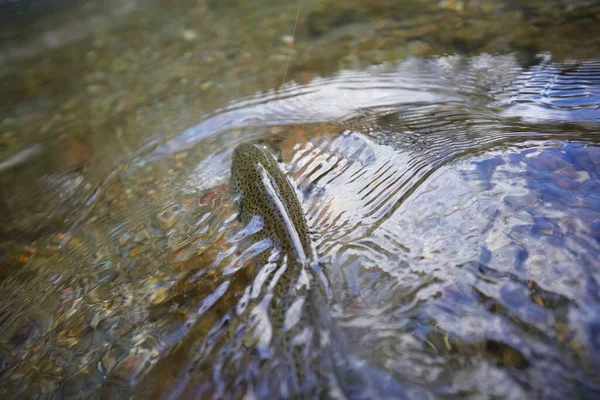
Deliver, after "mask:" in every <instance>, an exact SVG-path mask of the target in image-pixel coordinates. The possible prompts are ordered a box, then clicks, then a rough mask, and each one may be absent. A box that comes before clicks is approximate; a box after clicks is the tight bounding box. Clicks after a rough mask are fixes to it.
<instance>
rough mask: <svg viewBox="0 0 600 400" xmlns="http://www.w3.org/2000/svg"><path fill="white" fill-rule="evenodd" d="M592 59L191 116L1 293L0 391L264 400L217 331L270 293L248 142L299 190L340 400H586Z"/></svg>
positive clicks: (420, 75)
mask: <svg viewBox="0 0 600 400" xmlns="http://www.w3.org/2000/svg"><path fill="white" fill-rule="evenodd" d="M599 65H600V64H598V63H597V62H596V61H570V62H565V63H554V62H552V59H551V56H550V55H548V54H545V55H541V56H540V57H539V58H538V60H537V61H536V62H535V63H534V64H533V65H531V66H527V67H526V66H523V65H520V64H519V63H518V62H517V61H516V60H515V58H514V57H512V56H487V55H482V56H478V57H472V58H463V57H459V56H448V57H439V58H434V59H425V60H423V59H417V58H415V59H408V60H406V61H400V62H398V63H395V64H384V65H381V66H375V67H371V68H368V69H366V70H362V71H345V72H340V73H338V74H335V75H333V76H331V77H329V78H317V79H314V80H312V81H311V82H309V83H307V84H305V85H296V84H289V85H287V86H285V87H284V88H282V89H281V90H280V91H279V92H268V93H259V94H257V95H255V96H252V97H250V98H247V99H244V100H241V101H238V102H235V103H233V104H231V105H230V106H228V107H226V108H224V109H222V110H218V111H216V112H214V113H212V114H210V115H207V116H205V117H204V118H203V119H202V121H200V122H199V124H198V125H196V126H194V127H192V128H190V129H188V130H185V131H183V132H182V133H180V134H175V135H173V136H172V137H171V138H163V139H161V140H160V141H157V142H154V143H150V144H149V145H148V146H146V147H145V148H143V149H142V150H140V151H139V152H138V155H137V157H136V158H135V159H134V160H132V161H131V163H129V164H127V165H125V166H123V167H122V168H119V169H117V170H115V171H114V172H113V174H112V175H111V176H110V177H109V178H108V179H106V180H105V181H103V183H102V184H101V185H100V186H99V187H98V188H94V187H86V186H85V185H86V183H85V182H79V183H77V176H75V177H73V178H72V179H73V181H74V183H71V186H69V187H71V188H75V189H77V188H80V190H82V191H89V192H91V194H90V196H89V198H88V200H87V204H88V205H89V208H88V210H89V211H88V212H89V214H86V215H85V216H83V217H82V218H81V220H77V221H76V223H75V224H73V228H72V229H71V230H70V231H68V232H67V233H66V234H63V235H61V236H60V237H57V238H55V240H54V242H50V243H48V244H45V245H43V246H40V249H38V250H36V253H35V255H34V256H33V257H32V260H31V261H30V262H28V263H27V264H25V265H24V266H23V267H22V269H20V270H19V271H17V272H15V273H13V274H12V275H11V276H9V277H8V279H6V280H5V281H4V283H3V290H4V292H5V293H6V295H5V296H4V297H3V299H2V308H1V314H0V324H1V325H0V329H2V332H3V336H4V337H6V338H8V339H7V340H5V341H3V342H2V353H1V354H2V355H1V356H0V366H2V369H3V373H2V381H1V382H2V386H1V388H2V390H3V391H4V392H3V393H4V394H6V395H7V396H8V397H30V396H33V395H34V394H40V393H41V394H44V395H46V396H52V395H54V396H57V397H69V396H75V397H77V396H78V397H82V398H86V397H89V396H92V397H102V396H105V397H117V398H119V397H125V398H126V397H128V396H129V395H130V394H132V393H135V394H136V395H137V396H138V397H143V396H153V397H156V398H162V397H164V398H170V397H177V396H180V397H187V396H190V395H198V396H200V397H203V396H206V397H208V396H210V395H211V394H214V393H221V392H219V390H225V394H229V395H236V394H243V393H250V392H252V391H253V392H254V393H255V394H256V395H257V396H258V397H265V396H267V395H269V396H270V397H273V396H275V394H276V393H274V392H273V391H272V388H262V389H261V387H260V385H259V384H258V383H260V382H264V380H268V378H269V377H268V376H267V377H265V376H262V377H258V378H257V377H256V376H255V379H256V381H255V382H254V383H253V384H252V381H251V384H250V385H248V384H247V382H244V381H242V380H240V381H238V382H227V381H226V380H225V379H226V377H227V373H226V370H227V368H235V371H237V372H238V373H239V376H245V377H252V376H254V375H253V374H254V373H255V371H256V370H255V368H256V365H253V364H252V363H251V362H248V360H250V361H252V360H254V359H253V358H252V357H253V356H251V355H250V356H249V355H248V353H247V352H249V351H250V350H248V349H247V348H244V347H240V346H238V347H236V346H228V345H227V344H228V343H229V344H231V343H236V342H235V340H234V339H231V338H230V337H229V336H228V334H229V333H228V331H227V327H226V326H225V325H224V322H225V321H235V320H236V318H237V317H235V313H236V311H235V310H236V307H239V306H238V305H239V302H240V299H242V298H243V295H244V293H246V291H248V290H250V289H248V288H252V287H258V288H262V289H263V290H266V289H265V288H264V287H263V286H262V285H261V283H260V282H261V281H260V280H259V279H257V278H256V277H257V276H260V275H257V271H256V270H255V269H253V268H252V267H251V265H252V264H251V261H252V258H253V257H252V254H251V252H250V253H249V252H248V251H247V250H246V251H244V249H247V247H248V246H251V243H248V242H249V241H248V235H249V233H250V232H251V231H252V227H244V226H242V225H241V224H240V223H239V222H237V221H236V213H237V212H236V210H235V207H234V206H233V204H232V199H231V196H230V190H229V175H228V174H229V169H230V167H231V153H232V151H233V149H234V148H235V146H236V145H237V144H239V143H242V142H256V141H258V142H260V143H263V144H266V145H267V146H268V147H269V148H270V149H271V150H272V151H273V154H275V155H277V157H279V159H280V160H281V162H282V164H283V165H284V166H285V168H286V169H287V170H288V171H289V174H290V177H291V179H292V180H293V181H294V182H295V183H296V185H297V187H298V190H299V193H300V194H301V200H302V205H303V208H304V210H305V213H306V217H307V220H308V223H309V226H310V228H311V230H312V235H313V240H314V245H315V248H316V251H317V253H318V255H319V259H320V260H321V264H322V265H323V268H324V269H325V270H326V272H327V274H328V276H329V280H330V286H331V290H332V292H333V293H334V294H335V296H334V297H335V301H334V303H333V304H331V305H329V310H328V312H330V313H331V315H332V316H333V321H334V323H335V325H337V326H338V327H339V329H340V330H341V331H342V332H343V335H344V337H345V338H346V341H347V349H348V351H347V354H344V355H343V356H344V357H343V358H344V359H345V360H346V362H347V365H349V367H348V369H349V370H350V371H354V372H358V373H359V374H361V375H362V376H364V377H366V378H365V379H366V383H365V384H364V385H362V387H361V388H359V390H356V391H355V392H353V395H354V396H356V397H359V395H361V396H367V397H374V396H376V395H381V396H383V395H388V396H391V397H392V398H395V397H402V396H408V397H420V398H423V397H428V396H440V397H444V396H465V397H468V396H473V397H478V396H482V397H491V396H502V397H511V398H522V397H527V396H529V397H542V398H554V397H557V398H564V397H566V396H573V397H581V398H585V397H594V396H597V395H598V392H599V391H600V387H598V382H597V379H596V376H597V375H598V368H600V364H599V363H600V359H599V356H598V354H599V349H600V342H599V340H600V339H599V336H598V327H599V324H600V315H598V311H597V310H598V305H599V302H600V298H599V291H598V279H599V275H598V272H599V271H600V264H599V262H598V260H599V259H600V257H599V255H600V254H599V253H600V225H599V224H600V197H599V196H600V195H599V193H600V147H599V146H598V134H599V126H600V125H599V124H600V102H599V97H598V94H599V93H600V67H599ZM57 187H59V188H61V186H60V185H57ZM257 269H259V270H260V268H259V267H257ZM232 271H234V272H232ZM49 282H50V283H51V284H48V283H49ZM17 304H18V305H19V306H18V307H17V306H16V305H17ZM323 312H325V311H323ZM265 323H266V324H267V325H268V321H266V322H265ZM274 335H277V332H274ZM213 345H214V347H213ZM220 349H222V350H223V351H221V352H220ZM267 359H268V358H267ZM219 360H227V361H226V362H224V363H220V362H219ZM273 376H277V375H276V374H275V375H273ZM382 382H386V383H385V384H382ZM224 384H226V385H225V386H222V385H224ZM261 390H263V391H261Z"/></svg>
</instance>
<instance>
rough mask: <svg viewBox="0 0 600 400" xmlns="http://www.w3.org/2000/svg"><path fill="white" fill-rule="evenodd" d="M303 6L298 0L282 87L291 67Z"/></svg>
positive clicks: (300, 0)
mask: <svg viewBox="0 0 600 400" xmlns="http://www.w3.org/2000/svg"><path fill="white" fill-rule="evenodd" d="M301 5H302V0H298V9H297V10H296V20H295V21H294V30H293V31H292V44H291V46H290V49H289V50H288V56H287V60H286V62H285V69H284V70H283V82H281V86H283V84H284V83H285V76H286V75H287V70H288V67H289V65H290V58H291V57H292V50H293V49H294V42H295V41H296V26H297V25H298V17H299V16H300V7H301Z"/></svg>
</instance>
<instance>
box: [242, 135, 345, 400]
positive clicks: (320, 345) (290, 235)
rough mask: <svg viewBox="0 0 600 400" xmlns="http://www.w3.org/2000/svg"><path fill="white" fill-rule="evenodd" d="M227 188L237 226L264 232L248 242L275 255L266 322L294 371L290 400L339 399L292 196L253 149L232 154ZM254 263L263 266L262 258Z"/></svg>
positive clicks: (310, 258)
mask: <svg viewBox="0 0 600 400" xmlns="http://www.w3.org/2000/svg"><path fill="white" fill-rule="evenodd" d="M231 182H232V191H233V196H234V200H235V202H236V204H237V207H238V210H239V216H240V220H241V221H242V222H243V223H245V224H248V223H250V221H252V219H255V218H258V219H259V220H260V221H261V222H262V229H260V230H259V231H258V232H256V233H255V234H254V235H253V238H252V239H253V240H264V239H267V240H269V241H270V242H271V245H272V248H273V249H274V250H275V251H278V252H279V258H278V261H276V265H277V270H276V271H275V272H273V273H271V275H270V277H271V279H272V281H271V283H270V287H271V288H272V292H271V295H272V297H271V299H270V301H269V307H268V314H269V315H268V316H269V320H270V323H271V325H272V331H273V336H272V337H273V340H272V342H271V347H272V348H273V349H274V351H275V353H278V355H279V356H281V357H282V359H283V360H285V361H284V362H287V364H288V365H289V366H290V369H291V370H292V371H290V374H291V375H292V377H288V378H290V379H291V380H292V381H293V383H292V384H291V385H290V386H291V388H292V389H290V390H291V392H290V393H289V394H293V395H294V397H296V396H299V397H303V398H326V397H327V398H329V397H337V396H335V395H334V394H335V393H336V387H335V386H336V385H335V377H334V376H333V372H332V370H331V369H332V360H331V359H328V357H330V356H331V355H330V353H329V352H328V348H329V345H328V344H327V342H328V341H329V325H330V324H329V317H328V315H327V312H328V311H327V296H326V290H325V288H324V285H325V281H324V280H323V278H324V276H323V275H322V272H320V269H319V266H318V263H317V262H316V258H315V256H314V251H313V250H312V247H311V239H310V235H309V230H308V226H307V223H306V220H305V218H304V214H303V211H302V206H301V204H300V201H299V200H298V196H297V194H296V190H295V188H294V186H293V184H292V182H291V181H290V179H289V178H288V177H287V175H286V174H285V172H284V171H283V170H282V169H281V167H280V166H279V164H278V162H277V160H276V159H275V157H274V156H273V155H272V154H271V153H270V152H269V151H268V150H267V149H266V148H264V147H263V146H260V145H256V144H242V145H240V146H238V147H237V148H236V150H235V151H234V155H233V165H232V178H231ZM255 262H256V263H257V264H259V263H265V262H266V257H258V258H257V259H256V260H255ZM300 338H303V339H302V340H300ZM307 338H308V339H307ZM324 338H326V339H324ZM294 387H295V389H294Z"/></svg>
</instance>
